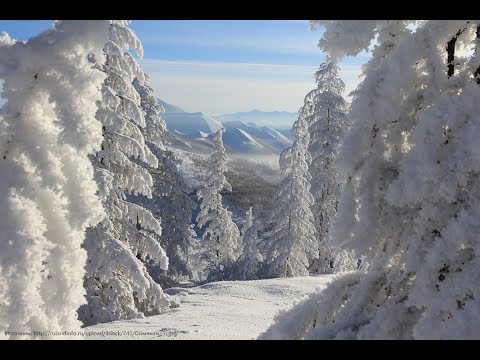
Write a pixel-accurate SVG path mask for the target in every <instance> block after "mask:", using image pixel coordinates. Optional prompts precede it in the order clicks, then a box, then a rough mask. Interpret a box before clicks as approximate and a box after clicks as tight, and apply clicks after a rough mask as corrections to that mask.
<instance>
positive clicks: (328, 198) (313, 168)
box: [305, 56, 348, 273]
mask: <svg viewBox="0 0 480 360" xmlns="http://www.w3.org/2000/svg"><path fill="white" fill-rule="evenodd" d="M338 71H339V67H338V65H337V63H336V61H334V60H332V59H331V58H330V57H329V56H327V58H326V59H325V62H323V63H322V64H321V65H320V68H319V69H318V71H317V72H316V73H315V80H316V82H317V88H316V89H314V90H313V91H312V92H311V93H309V94H308V95H307V99H306V101H305V103H308V104H309V106H312V107H313V109H311V110H310V115H309V116H307V117H306V120H307V123H308V125H309V133H310V143H309V146H308V151H309V152H310V154H311V156H312V162H311V163H310V166H309V171H310V174H311V175H312V180H311V186H312V187H311V189H310V192H311V193H312V195H313V198H314V204H313V206H312V213H313V216H314V219H315V230H316V235H315V236H316V237H317V239H318V243H319V245H318V246H319V257H318V260H316V261H315V262H314V263H313V264H312V265H311V267H310V270H311V271H312V272H314V273H327V272H331V271H333V267H334V254H335V250H334V249H333V247H334V246H335V244H333V243H332V241H331V237H330V219H332V218H334V217H335V214H336V212H337V205H338V199H339V197H340V186H341V184H340V180H339V179H338V177H337V173H336V170H335V167H334V161H335V157H336V153H337V147H338V144H339V142H340V141H341V139H342V138H343V136H344V133H345V132H346V131H347V130H348V121H347V104H346V102H345V99H344V98H343V97H342V93H343V91H344V90H345V84H344V82H343V81H342V80H341V79H340V77H339V75H338Z"/></svg>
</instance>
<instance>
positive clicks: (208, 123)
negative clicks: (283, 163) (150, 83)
mask: <svg viewBox="0 0 480 360" xmlns="http://www.w3.org/2000/svg"><path fill="white" fill-rule="evenodd" d="M158 101H159V103H160V104H161V105H162V106H163V108H164V110H165V112H164V113H161V114H160V115H161V117H162V118H163V119H164V120H165V123H166V124H167V128H168V130H169V132H170V139H169V145H170V146H173V147H179V148H181V149H183V150H187V151H194V152H200V153H207V152H209V151H211V147H212V137H213V133H214V132H216V131H218V130H219V129H221V128H224V129H225V132H224V134H223V143H224V146H225V148H226V150H227V151H229V152H232V153H236V154H258V155H266V154H279V153H280V152H281V151H282V150H283V149H285V148H286V147H288V146H290V145H291V142H292V138H291V133H290V129H291V125H292V123H293V121H294V120H293V121H292V123H290V124H289V126H288V127H280V128H273V127H269V126H265V125H263V124H264V123H266V122H270V123H272V120H274V119H275V118H277V119H278V120H279V121H278V123H282V121H283V123H286V120H285V119H287V117H288V116H290V119H291V118H292V113H287V112H280V111H274V112H261V111H258V110H253V111H250V112H246V113H238V116H236V114H228V115H221V116H216V117H213V116H210V115H206V114H204V113H202V112H186V111H183V110H182V109H181V108H179V107H177V106H174V105H171V104H169V103H167V102H165V101H163V100H161V99H158ZM286 114H290V115H288V116H287V115H286ZM295 116H296V114H295ZM219 119H220V120H222V121H219ZM262 119H263V120H262ZM247 120H250V121H248V122H247Z"/></svg>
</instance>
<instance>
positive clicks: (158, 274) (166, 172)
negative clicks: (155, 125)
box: [133, 143, 196, 287]
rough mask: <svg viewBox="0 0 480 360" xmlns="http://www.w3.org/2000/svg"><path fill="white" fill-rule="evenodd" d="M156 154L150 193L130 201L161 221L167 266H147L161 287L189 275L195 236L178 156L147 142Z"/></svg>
mask: <svg viewBox="0 0 480 360" xmlns="http://www.w3.org/2000/svg"><path fill="white" fill-rule="evenodd" d="M148 146H149V147H150V149H151V150H152V152H153V153H154V154H155V155H156V156H157V157H158V159H159V165H158V168H156V169H153V168H151V169H149V172H150V174H151V175H152V177H153V182H154V188H153V197H152V198H150V199H149V198H146V197H144V196H142V197H138V196H137V197H135V198H136V199H133V201H135V202H138V203H141V204H143V205H144V206H146V207H147V208H148V209H150V211H152V214H153V215H154V216H155V217H156V218H157V219H161V221H162V234H161V236H160V244H161V246H162V248H163V249H165V251H166V253H167V256H168V262H169V263H168V269H167V270H161V269H159V268H158V267H157V266H155V265H153V266H148V268H149V271H150V273H151V275H152V277H153V278H154V279H155V280H157V282H158V283H159V284H161V285H162V286H163V287H165V286H173V285H174V284H176V283H178V282H179V281H181V280H185V279H186V278H190V277H191V276H192V273H191V266H190V264H189V260H191V259H190V257H191V256H190V248H191V243H192V241H194V240H193V239H194V237H195V236H196V233H195V231H194V230H193V224H192V220H193V210H194V209H195V207H196V204H195V202H194V201H193V200H192V198H191V197H190V196H189V194H190V193H191V192H192V189H191V188H190V186H189V185H188V184H187V183H186V182H185V179H184V178H183V177H182V175H181V174H180V173H179V171H178V165H177V164H179V163H180V162H181V160H180V159H179V158H177V157H176V156H175V153H174V152H172V151H171V150H166V149H163V150H161V149H159V148H158V146H157V144H154V143H148Z"/></svg>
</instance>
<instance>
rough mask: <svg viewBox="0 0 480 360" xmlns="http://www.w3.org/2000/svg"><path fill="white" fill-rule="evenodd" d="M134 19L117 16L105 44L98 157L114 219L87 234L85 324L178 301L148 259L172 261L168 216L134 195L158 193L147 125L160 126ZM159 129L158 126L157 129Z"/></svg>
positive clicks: (107, 207)
mask: <svg viewBox="0 0 480 360" xmlns="http://www.w3.org/2000/svg"><path fill="white" fill-rule="evenodd" d="M128 23H129V22H128V21H124V20H112V21H111V22H110V25H109V30H108V41H107V42H106V45H105V46H104V52H105V54H106V62H105V63H104V64H102V65H101V66H100V69H101V70H102V71H103V72H105V73H106V75H107V78H106V80H105V83H104V86H103V88H102V94H103V98H102V101H101V102H100V107H99V110H98V112H97V119H98V120H99V121H100V122H101V123H102V125H103V143H102V148H101V151H99V152H98V153H97V154H96V156H95V157H93V158H92V162H93V164H94V166H95V171H96V179H97V182H98V184H99V188H100V192H99V195H100V197H101V199H102V201H103V205H104V208H105V211H106V214H107V216H106V218H105V219H104V220H103V221H102V222H101V223H100V224H99V225H98V226H97V227H95V228H92V229H90V230H89V231H88V233H87V240H86V242H85V248H86V249H87V251H88V262H87V276H86V278H85V287H86V289H87V299H88V305H86V306H84V307H82V308H81V309H80V312H79V313H80V317H81V319H82V320H83V321H84V323H85V324H92V323H97V322H107V321H112V320H116V319H126V318H133V317H141V316H144V315H151V314H158V313H160V312H163V311H165V310H166V309H167V308H168V307H169V306H170V305H173V304H172V303H171V301H170V300H169V298H168V297H167V296H166V295H165V294H164V293H163V291H162V289H161V287H160V286H159V285H158V284H157V283H155V281H154V280H153V279H152V277H151V276H150V275H149V273H148V271H147V269H146V267H145V264H144V262H146V261H147V260H148V261H154V262H155V263H156V264H158V266H160V267H161V268H162V269H165V270H166V269H167V268H168V258H167V256H166V254H165V251H164V250H163V249H162V247H161V246H160V244H159V242H158V237H159V236H160V234H161V231H162V229H161V227H160V222H159V221H158V220H157V219H155V217H154V216H153V215H152V213H151V212H150V211H149V210H147V209H146V208H145V207H143V206H140V205H138V204H134V203H133V202H130V201H128V199H127V195H128V194H134V195H137V194H143V195H145V196H147V197H151V196H152V185H153V181H152V177H151V175H150V174H149V172H148V170H147V167H150V168H156V167H157V166H158V159H157V157H156V156H155V155H154V154H153V153H152V152H151V151H150V149H149V148H148V147H147V145H146V144H145V140H144V136H143V134H142V130H141V129H142V128H145V127H146V126H147V120H148V126H150V127H153V128H154V129H156V130H158V132H159V135H161V132H162V127H163V128H164V125H163V124H162V123H161V122H159V121H157V120H158V119H156V118H155V117H156V116H157V117H158V115H156V114H155V113H156V112H157V110H158V108H157V107H156V106H155V104H156V103H152V102H151V101H149V98H150V97H151V96H150V95H149V93H150V92H149V91H148V79H147V78H146V77H145V74H144V73H143V71H142V70H141V68H140V66H139V65H138V63H137V62H136V60H135V59H134V57H133V55H132V54H131V53H130V51H133V52H135V53H136V54H137V55H138V56H139V57H142V56H143V48H142V45H141V43H140V41H139V40H138V38H137V37H136V35H135V34H134V33H133V31H132V30H131V29H130V28H128V26H127V25H128ZM155 134H156V133H152V134H151V135H152V136H154V135H155Z"/></svg>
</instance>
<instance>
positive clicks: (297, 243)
mask: <svg viewBox="0 0 480 360" xmlns="http://www.w3.org/2000/svg"><path fill="white" fill-rule="evenodd" d="M306 109H309V106H308V105H307V106H304V107H303V108H302V109H301V110H300V115H299V118H298V120H297V121H296V122H295V124H294V125H293V132H294V141H293V145H292V147H291V148H287V149H286V150H284V151H283V152H282V154H281V155H280V169H281V171H282V174H283V175H284V180H283V181H282V183H281V184H280V188H279V190H278V192H277V194H276V195H275V199H274V207H273V212H272V215H271V219H272V220H273V221H274V227H273V230H272V231H271V233H270V235H269V236H268V238H267V239H266V243H267V245H266V248H267V253H266V256H265V261H266V263H267V266H268V268H269V270H268V275H269V276H272V277H292V276H306V275H308V267H309V265H310V263H311V261H312V260H314V259H316V258H318V253H319V250H318V242H317V240H316V239H315V226H314V225H313V222H314V219H313V214H312V212H311V210H310V207H311V206H312V204H313V197H312V194H311V193H310V180H311V176H310V173H309V171H308V165H309V164H310V162H311V156H310V153H309V152H308V150H307V148H308V143H309V132H308V125H307V122H306V120H305V117H306V113H305V111H306Z"/></svg>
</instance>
